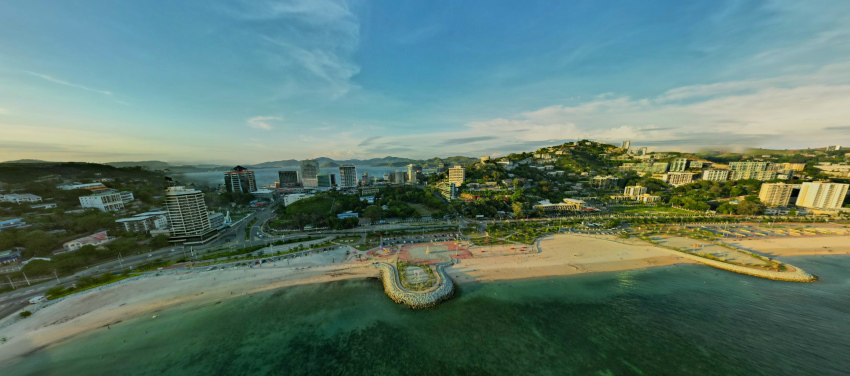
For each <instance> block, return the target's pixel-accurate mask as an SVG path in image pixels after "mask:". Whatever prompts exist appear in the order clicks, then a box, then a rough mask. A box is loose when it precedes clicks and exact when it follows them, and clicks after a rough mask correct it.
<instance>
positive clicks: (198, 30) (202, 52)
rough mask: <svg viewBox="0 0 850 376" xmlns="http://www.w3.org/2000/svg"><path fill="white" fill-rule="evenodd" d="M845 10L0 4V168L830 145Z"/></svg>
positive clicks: (845, 110) (842, 73)
mask: <svg viewBox="0 0 850 376" xmlns="http://www.w3.org/2000/svg"><path fill="white" fill-rule="evenodd" d="M848 57H850V2H847V1H817V0H815V1H806V2H799V1H779V0H777V1H639V2H636V1H604V2H603V1H522V2H516V1H514V2H507V1H455V2H448V1H355V2H348V1H333V0H300V1H271V0H269V1H262V0H256V1H210V0H204V1H154V0H151V1H135V2H130V1H122V2H107V1H95V0H87V1H82V0H78V1H70V0H69V1H41V0H8V1H4V2H2V3H0V160H11V159H21V158H37V159H46V160H80V161H95V162H107V161H125V160H152V159H155V160H165V161H170V162H191V163H197V162H209V163H256V162H262V161H271V160H280V159H291V158H295V159H300V158H307V157H318V156H329V157H333V158H363V157H382V156H387V155H393V156H402V157H413V158H426V157H432V156H450V155H469V156H478V155H494V156H498V155H504V154H506V153H509V152H515V151H524V150H531V149H534V148H536V147H539V146H543V145H550V144H556V143H562V142H564V141H566V140H574V139H582V138H590V139H596V140H600V141H605V142H611V143H617V144H619V142H621V141H622V140H627V139H628V140H632V145H634V146H649V147H650V148H655V149H669V150H697V149H701V148H711V147H723V148H732V149H734V148H741V147H748V146H761V147H774V148H805V147H822V146H825V145H827V144H841V143H844V144H850V123H848V121H850V120H848V119H850V116H848V115H850V60H848Z"/></svg>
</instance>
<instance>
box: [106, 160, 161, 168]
mask: <svg viewBox="0 0 850 376" xmlns="http://www.w3.org/2000/svg"><path fill="white" fill-rule="evenodd" d="M106 165H108V166H112V167H119V168H120V167H136V166H139V167H144V168H146V169H148V170H165V169H167V168H171V167H173V166H171V164H169V163H168V162H163V161H140V162H109V163H106Z"/></svg>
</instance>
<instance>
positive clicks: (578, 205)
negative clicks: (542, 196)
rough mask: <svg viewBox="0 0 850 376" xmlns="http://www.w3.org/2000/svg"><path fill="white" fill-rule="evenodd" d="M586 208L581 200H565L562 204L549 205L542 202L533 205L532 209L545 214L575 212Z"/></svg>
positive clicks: (545, 201) (546, 202)
mask: <svg viewBox="0 0 850 376" xmlns="http://www.w3.org/2000/svg"><path fill="white" fill-rule="evenodd" d="M586 206H587V203H585V202H584V201H582V200H576V199H572V198H565V199H564V201H563V202H559V203H555V204H553V203H551V202H549V200H543V201H540V202H538V203H537V205H534V209H540V210H543V211H545V212H576V211H580V210H582V209H584V208H585V207H586Z"/></svg>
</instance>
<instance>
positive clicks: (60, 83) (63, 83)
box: [24, 71, 112, 96]
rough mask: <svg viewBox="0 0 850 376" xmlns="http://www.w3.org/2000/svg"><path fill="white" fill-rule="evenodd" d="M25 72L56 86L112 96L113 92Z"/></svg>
mask: <svg viewBox="0 0 850 376" xmlns="http://www.w3.org/2000/svg"><path fill="white" fill-rule="evenodd" d="M24 72H25V73H27V74H30V75H33V76H36V77H39V78H41V79H44V80H47V81H50V82H53V83H55V84H59V85H65V86H70V87H74V88H77V89H82V90H87V91H91V92H93V93H99V94H104V95H110V96H111V95H112V92H110V91H106V90H100V89H92V88H90V87H87V86H83V85H77V84H72V83H70V82H68V81H63V80H60V79H58V78H53V77H51V76H48V75H46V74H41V73H35V72H30V71H24Z"/></svg>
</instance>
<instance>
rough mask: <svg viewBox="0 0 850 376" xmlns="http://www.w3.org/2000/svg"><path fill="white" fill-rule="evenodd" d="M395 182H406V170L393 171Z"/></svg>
mask: <svg viewBox="0 0 850 376" xmlns="http://www.w3.org/2000/svg"><path fill="white" fill-rule="evenodd" d="M393 182H394V183H396V184H404V171H395V172H393Z"/></svg>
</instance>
